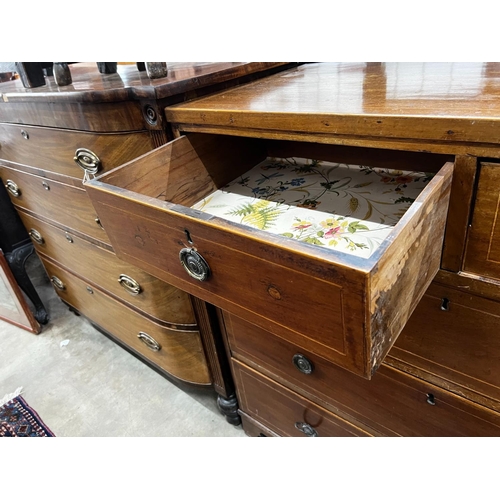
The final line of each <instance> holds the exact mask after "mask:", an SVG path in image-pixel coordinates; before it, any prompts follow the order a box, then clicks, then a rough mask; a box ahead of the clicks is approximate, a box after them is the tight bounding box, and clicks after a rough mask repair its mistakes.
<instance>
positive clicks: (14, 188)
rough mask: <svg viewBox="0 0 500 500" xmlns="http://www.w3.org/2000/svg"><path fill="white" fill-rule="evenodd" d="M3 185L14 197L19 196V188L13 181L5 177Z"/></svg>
mask: <svg viewBox="0 0 500 500" xmlns="http://www.w3.org/2000/svg"><path fill="white" fill-rule="evenodd" d="M5 187H6V188H7V191H8V192H9V193H10V194H11V195H12V196H14V197H15V198H18V197H19V196H21V190H20V189H19V187H18V185H17V184H16V183H15V182H14V181H11V180H10V179H7V182H6V183H5Z"/></svg>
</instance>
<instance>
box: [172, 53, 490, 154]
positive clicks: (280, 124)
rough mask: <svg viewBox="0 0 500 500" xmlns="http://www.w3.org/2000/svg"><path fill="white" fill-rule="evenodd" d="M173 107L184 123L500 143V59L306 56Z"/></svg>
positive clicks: (176, 117) (189, 125)
mask: <svg viewBox="0 0 500 500" xmlns="http://www.w3.org/2000/svg"><path fill="white" fill-rule="evenodd" d="M166 115H167V119H168V120H169V121H170V122H172V123H177V124H181V125H180V129H181V130H192V129H193V127H194V126H196V127H198V128H201V129H203V130H208V129H210V131H212V132H213V131H215V130H216V128H217V127H219V128H220V130H221V133H222V130H224V133H231V130H232V131H233V133H236V131H237V130H242V129H244V128H245V129H247V131H248V129H253V130H259V131H261V132H263V131H266V132H267V131H268V132H271V131H274V132H278V131H280V132H281V131H282V132H286V133H288V134H290V133H295V134H302V135H309V137H310V136H311V135H314V134H315V135H317V136H318V137H319V136H320V135H322V136H324V137H323V139H322V142H326V140H327V139H325V137H326V135H328V136H329V137H330V138H332V137H333V136H343V137H352V138H354V137H358V138H360V137H364V138H367V137H373V138H377V139H379V140H380V139H381V138H384V139H393V140H398V139H399V140H400V139H406V140H411V141H416V140H425V141H439V142H441V143H444V144H446V143H464V142H476V143H490V144H498V143H499V142H500V134H498V130H497V126H498V125H499V123H500V65H499V64H498V63H314V64H306V65H303V66H299V67H297V68H294V69H291V70H288V71H286V72H282V73H279V74H277V75H274V76H272V77H269V78H265V79H263V80H259V81H256V82H253V83H251V84H248V85H245V86H241V87H236V88H233V89H232V90H229V91H227V92H224V93H222V94H217V95H213V96H210V97H205V98H202V99H199V100H197V101H192V102H190V103H185V104H178V105H175V106H171V107H170V108H167V110H166ZM423 117H425V120H422V118H423ZM332 140H333V139H332ZM351 144H352V142H351ZM385 147H387V146H385Z"/></svg>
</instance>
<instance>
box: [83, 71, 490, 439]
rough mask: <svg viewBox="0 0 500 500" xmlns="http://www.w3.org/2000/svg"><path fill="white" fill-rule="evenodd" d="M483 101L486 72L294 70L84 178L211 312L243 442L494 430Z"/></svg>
mask: <svg viewBox="0 0 500 500" xmlns="http://www.w3.org/2000/svg"><path fill="white" fill-rule="evenodd" d="M499 96H500V65H499V64H498V63H484V64H454V63H443V64H397V63H392V64H382V63H367V64H364V63H363V64H362V63H353V64H347V63H331V64H330V63H329V64H326V63H322V64H319V63H314V64H305V65H301V66H298V67H295V68H292V69H289V70H287V71H285V72H281V73H278V74H275V75H272V76H269V77H267V78H263V79H261V80H257V81H254V82H251V83H248V84H245V85H242V86H238V87H234V88H232V89H229V90H226V91H223V92H220V93H216V94H213V95H211V96H206V97H202V98H199V99H195V100H193V101H190V102H187V103H182V104H177V105H172V106H168V107H167V108H166V109H165V116H166V119H167V121H168V122H169V123H170V124H172V130H173V134H174V136H175V139H173V140H172V141H170V142H168V143H167V144H165V145H163V146H161V147H160V148H157V149H156V150H154V151H152V152H150V153H147V154H145V155H143V156H141V157H140V158H137V159H135V160H132V161H130V162H128V163H126V164H125V165H122V166H120V167H117V168H114V169H112V170H111V171H109V172H106V173H104V174H102V175H98V176H97V177H96V178H95V179H91V180H89V181H88V182H86V183H85V185H86V189H87V192H88V194H89V196H90V198H91V200H92V202H93V205H94V207H95V209H96V212H97V214H98V217H99V218H100V219H101V221H102V223H103V225H104V227H105V228H106V232H107V235H108V236H109V238H110V240H111V244H112V246H113V249H114V251H115V252H116V253H117V255H118V256H119V257H120V258H122V259H123V260H124V261H127V262H128V263H129V264H131V265H134V266H136V267H137V268H141V269H143V270H145V271H146V272H148V273H150V274H151V275H153V276H155V277H157V278H158V279H161V280H163V281H165V282H166V283H169V284H170V285H172V286H174V287H176V289H180V290H183V291H185V292H187V293H189V294H190V295H192V296H194V297H197V298H198V300H200V301H203V302H204V303H208V304H211V305H213V306H215V307H216V312H217V320H218V324H219V326H220V328H221V329H222V331H223V339H224V343H225V348H226V352H227V356H228V358H229V359H230V365H231V371H232V375H233V377H234V382H235V386H236V394H237V398H238V403H239V414H240V415H241V417H242V420H243V426H244V429H245V431H246V432H247V433H248V434H249V435H252V436H276V435H278V436H313V437H314V436H380V435H383V436H397V435H399V436H498V435H500V413H499V411H500V367H499V355H500V336H499V324H500V323H499V319H500V304H499V301H500V287H499V285H500V264H499V263H500V255H498V256H497V255H496V252H497V250H496V246H497V245H499V244H500V230H499V227H500V226H499V224H500V223H499V222H498V221H497V214H498V211H499V206H500V205H499V203H500V201H499V200H500V173H499V172H500V168H499V159H500V144H499V143H500V134H499V130H500V99H499ZM497 259H498V260H497ZM212 319H213V318H212Z"/></svg>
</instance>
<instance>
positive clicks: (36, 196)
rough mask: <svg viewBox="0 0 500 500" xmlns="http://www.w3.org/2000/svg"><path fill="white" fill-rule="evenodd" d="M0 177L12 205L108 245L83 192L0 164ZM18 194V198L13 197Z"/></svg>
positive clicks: (107, 239)
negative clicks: (6, 186) (5, 186)
mask: <svg viewBox="0 0 500 500" xmlns="http://www.w3.org/2000/svg"><path fill="white" fill-rule="evenodd" d="M0 177H1V179H2V182H3V183H4V185H8V186H9V187H10V189H9V188H8V189H7V191H8V192H9V196H10V198H11V200H12V202H13V203H14V205H17V206H19V207H22V208H25V209H27V210H29V211H31V212H33V213H35V214H39V215H40V216H42V217H44V218H45V219H48V220H51V221H54V222H56V223H59V224H62V225H63V226H66V227H68V228H71V229H72V230H75V231H77V232H79V233H82V234H84V235H88V236H90V237H91V238H94V239H96V240H99V241H101V242H102V243H105V244H107V245H109V244H110V242H109V238H108V237H107V235H106V233H105V232H104V229H103V228H102V227H101V226H100V225H99V224H98V223H97V222H96V219H97V214H96V212H95V210H94V207H93V206H92V202H91V201H90V200H89V198H88V196H87V193H86V192H85V189H84V188H83V187H82V188H77V187H74V186H69V185H67V184H63V183H61V182H57V181H54V180H48V179H45V178H43V177H39V176H38V175H31V174H27V173H24V172H19V171H18V170H14V169H11V168H7V167H5V166H3V165H1V164H0ZM16 194H17V196H16Z"/></svg>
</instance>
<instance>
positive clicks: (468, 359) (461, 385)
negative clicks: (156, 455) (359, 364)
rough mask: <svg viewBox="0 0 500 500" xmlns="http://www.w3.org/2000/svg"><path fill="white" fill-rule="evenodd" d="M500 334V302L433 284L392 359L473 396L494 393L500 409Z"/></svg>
mask: <svg viewBox="0 0 500 500" xmlns="http://www.w3.org/2000/svg"><path fill="white" fill-rule="evenodd" d="M499 333H500V303H498V302H495V301H492V300H488V299H483V298H480V297H476V296H474V295H470V294H468V293H464V292H461V291H459V290H456V289H452V288H448V287H444V286H439V285H437V284H432V285H431V286H430V287H429V290H428V291H427V293H426V294H425V296H424V298H423V299H422V301H421V302H420V304H419V305H418V306H417V309H416V310H415V312H414V313H413V315H412V317H411V318H410V321H409V322H408V324H407V325H406V327H405V329H404V330H403V333H402V334H401V335H400V337H399V338H398V340H397V342H396V344H395V345H394V347H393V348H392V349H391V351H390V353H389V356H388V360H387V362H388V363H390V364H392V363H393V360H399V361H402V362H404V363H406V364H408V365H411V366H413V367H416V368H418V369H419V370H423V371H424V372H426V373H428V374H429V376H430V377H433V378H440V379H441V382H440V383H441V384H445V386H446V385H448V386H450V387H452V388H453V389H454V390H457V391H464V390H465V391H469V393H467V395H468V397H469V398H475V399H477V398H478V397H480V396H484V397H487V398H491V399H493V400H494V401H493V402H489V404H490V405H493V406H492V407H493V408H494V409H496V410H500V335H499ZM477 400H478V402H479V401H480V400H479V399H477ZM495 401H496V404H495Z"/></svg>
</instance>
